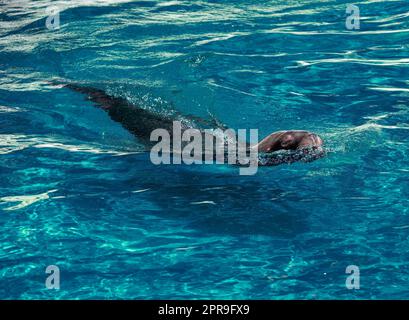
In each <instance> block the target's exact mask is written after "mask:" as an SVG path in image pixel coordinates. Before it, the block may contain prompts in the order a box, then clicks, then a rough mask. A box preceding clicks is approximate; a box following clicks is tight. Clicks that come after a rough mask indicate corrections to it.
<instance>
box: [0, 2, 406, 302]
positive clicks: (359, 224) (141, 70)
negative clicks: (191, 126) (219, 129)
mask: <svg viewBox="0 0 409 320" xmlns="http://www.w3.org/2000/svg"><path fill="white" fill-rule="evenodd" d="M348 4H349V2H348V1H329V0H328V1H322V0H320V1H318V0H315V1H310V0H297V1H296V0H282V1H259V0H257V1H241V0H240V1H222V0H218V1H216V0H214V1H167V2H165V1H136V2H135V1H133V2H131V1H113V0H112V1H102V0H100V1H96V0H95V1H79V0H78V1H54V2H52V1H44V0H41V1H28V0H27V1H23V0H21V1H12V0H3V1H1V2H0V26H1V28H0V199H1V200H0V298H2V299H150V298H156V299H180V298H183V299H199V298H213V299H368V298H376V299H392V298H398V299H401V298H409V264H408V261H409V238H408V236H409V211H408V207H409V201H408V197H409V186H408V180H409V179H408V177H409V161H408V156H409V145H408V138H409V124H408V115H409V109H408V104H409V69H408V68H409V14H408V11H409V10H408V9H409V5H408V2H407V1H406V0H402V1H370V0H367V1H357V2H354V4H355V5H358V7H359V9H360V15H361V19H360V29H359V30H348V29H347V28H346V25H345V21H346V18H347V16H348V14H347V13H346V7H347V5H348ZM51 5H57V6H59V8H60V10H61V13H60V28H59V29H57V30H50V29H47V28H46V21H47V18H46V13H45V10H46V8H48V7H49V6H51ZM53 78H59V79H67V80H70V81H75V82H81V83H86V84H89V85H94V86H96V87H99V88H102V89H104V90H106V91H108V92H110V93H111V94H115V95H118V96H121V97H126V98H127V99H129V100H130V101H132V102H133V103H135V104H138V105H141V106H142V107H144V108H147V109H150V110H154V111H156V112H161V113H166V112H169V111H170V110H178V111H180V112H182V113H184V114H192V115H195V116H200V117H203V118H209V114H212V115H214V117H216V118H217V119H219V120H220V121H221V122H223V123H225V124H227V125H228V126H229V127H231V128H246V129H250V128H257V129H259V135H260V137H263V136H265V135H267V134H268V133H270V132H273V131H277V130H283V129H305V130H310V131H314V132H316V133H318V134H319V135H320V136H322V137H323V139H324V140H325V141H326V145H327V147H328V148H329V149H330V150H331V152H330V153H329V154H328V156H327V157H326V158H324V159H320V160H317V161H315V162H312V163H307V164H305V163H295V164H292V165H281V166H277V167H263V168H259V170H258V173H257V174H256V175H254V176H240V175H239V174H238V170H237V168H235V167H229V166H226V165H202V166H201V165H193V166H188V165H181V166H177V165H175V166H172V165H168V166H155V165H153V164H152V163H151V162H150V160H149V155H148V154H147V153H145V152H140V151H141V144H140V143H139V142H138V141H137V139H136V138H135V137H133V136H132V135H131V134H130V133H128V132H127V131H126V130H125V129H124V128H123V127H121V125H120V124H118V123H116V122H113V121H112V120H111V119H110V118H109V117H108V116H107V114H106V113H105V112H104V111H102V110H101V109H98V108H95V107H94V106H93V105H92V103H91V102H89V101H86V100H85V99H84V97H83V96H81V95H80V94H78V93H74V92H72V91H69V90H67V89H58V88H55V86H51V85H50V83H49V81H50V79H53ZM48 265H57V266H58V267H59V268H60V274H61V280H60V286H61V288H60V290H48V289H46V287H45V284H44V283H45V280H46V277H47V276H48V275H47V274H46V273H45V269H46V267H47V266H48ZM348 265H356V266H358V267H359V269H360V289H359V290H348V289H347V288H346V286H345V281H346V277H347V276H348V275H347V274H346V273H345V269H346V267H347V266H348Z"/></svg>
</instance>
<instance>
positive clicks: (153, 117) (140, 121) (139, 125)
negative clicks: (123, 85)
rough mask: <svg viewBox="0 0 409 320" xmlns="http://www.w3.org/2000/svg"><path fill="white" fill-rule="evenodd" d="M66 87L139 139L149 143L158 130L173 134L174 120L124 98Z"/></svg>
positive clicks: (73, 85) (80, 87)
mask: <svg viewBox="0 0 409 320" xmlns="http://www.w3.org/2000/svg"><path fill="white" fill-rule="evenodd" d="M64 87H66V88H69V89H71V90H73V91H76V92H79V93H82V94H84V95H87V97H88V100H90V101H92V102H94V103H95V105H96V106H97V107H99V108H101V109H103V110H105V111H106V112H107V113H108V115H109V116H110V117H111V119H112V120H114V121H116V122H119V123H120V124H122V126H123V127H124V128H125V129H127V130H128V131H130V132H131V133H132V134H134V135H135V136H137V137H138V138H141V139H143V140H146V141H149V137H150V134H151V132H152V131H153V130H155V129H157V128H163V129H166V130H168V131H169V132H172V119H170V118H167V117H163V116H161V115H159V114H155V113H153V112H150V111H147V110H145V109H143V108H140V107H138V106H135V105H133V104H131V103H130V102H129V101H128V100H126V99H124V98H120V97H114V96H112V95H109V94H107V93H106V92H105V91H103V90H100V89H96V88H92V87H87V86H81V85H78V84H73V83H67V84H64Z"/></svg>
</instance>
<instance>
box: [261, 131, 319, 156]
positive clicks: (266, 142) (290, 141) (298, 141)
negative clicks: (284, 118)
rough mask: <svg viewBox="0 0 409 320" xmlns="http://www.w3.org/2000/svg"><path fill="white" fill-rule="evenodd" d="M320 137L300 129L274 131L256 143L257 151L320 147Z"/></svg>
mask: <svg viewBox="0 0 409 320" xmlns="http://www.w3.org/2000/svg"><path fill="white" fill-rule="evenodd" d="M322 145H323V141H322V139H321V138H320V137H319V136H318V135H316V134H315V133H312V132H309V131H301V130H289V131H279V132H274V133H272V134H270V135H268V136H267V137H265V138H264V139H263V140H261V141H260V143H259V144H258V145H257V147H258V151H259V152H267V153H268V152H274V151H278V150H297V149H303V148H310V147H321V146H322Z"/></svg>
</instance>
